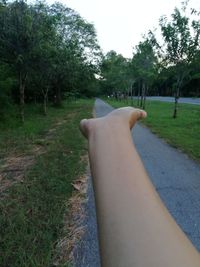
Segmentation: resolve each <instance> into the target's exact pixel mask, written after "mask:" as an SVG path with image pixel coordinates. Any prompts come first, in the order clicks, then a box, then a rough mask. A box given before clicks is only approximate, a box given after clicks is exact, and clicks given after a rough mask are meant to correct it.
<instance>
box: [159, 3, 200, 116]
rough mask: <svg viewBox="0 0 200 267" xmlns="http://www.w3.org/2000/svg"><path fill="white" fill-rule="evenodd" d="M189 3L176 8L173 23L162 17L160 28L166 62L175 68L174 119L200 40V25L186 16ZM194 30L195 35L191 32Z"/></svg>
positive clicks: (172, 18) (172, 15) (172, 17)
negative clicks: (181, 91)
mask: <svg viewBox="0 0 200 267" xmlns="http://www.w3.org/2000/svg"><path fill="white" fill-rule="evenodd" d="M186 10H187V2H185V3H183V6H182V9H178V8H175V9H174V12H173V13H172V14H171V21H168V20H167V18H166V17H161V19H160V27H161V31H162V36H163V38H164V41H165V55H164V57H165V61H166V62H167V65H168V66H175V68H172V70H174V73H173V75H174V76H175V77H176V82H175V106H174V112H173V117H174V118H176V117H177V105H178V98H179V96H180V90H181V88H182V86H183V84H184V82H185V80H186V79H187V78H188V77H189V73H190V63H191V62H192V60H193V59H194V57H195V55H196V53H197V50H198V46H199V38H200V23H199V21H195V20H192V21H190V18H189V17H188V16H187V15H186ZM191 29H192V30H193V33H192V32H191Z"/></svg>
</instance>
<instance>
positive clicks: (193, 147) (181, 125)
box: [107, 100, 200, 162]
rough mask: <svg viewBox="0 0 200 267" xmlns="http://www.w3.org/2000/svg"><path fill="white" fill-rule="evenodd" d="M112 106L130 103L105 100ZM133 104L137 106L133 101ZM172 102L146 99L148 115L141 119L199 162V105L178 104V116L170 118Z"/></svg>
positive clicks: (153, 130)
mask: <svg viewBox="0 0 200 267" xmlns="http://www.w3.org/2000/svg"><path fill="white" fill-rule="evenodd" d="M107 102H108V103H109V104H110V105H112V106H113V107H115V108H116V107H121V106H127V105H130V102H129V103H127V101H126V102H125V101H122V102H117V101H115V100H107ZM133 104H134V106H135V107H136V106H137V102H136V101H135V102H134V103H133ZM173 107H174V104H173V103H167V102H159V101H147V104H146V111H147V113H148V117H147V118H146V119H145V120H144V121H142V123H144V124H145V125H147V126H148V127H149V128H150V129H151V131H152V132H153V133H156V134H157V135H158V136H160V137H162V138H164V139H165V140H166V141H167V142H168V143H169V144H171V145H172V146H174V147H176V148H178V149H180V150H182V151H184V152H185V153H187V154H188V155H189V156H190V157H192V158H193V159H195V160H197V161H198V162H200V106H198V105H189V104H179V108H178V117H177V118H176V119H173V118H172V113H173Z"/></svg>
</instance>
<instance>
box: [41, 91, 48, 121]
mask: <svg viewBox="0 0 200 267" xmlns="http://www.w3.org/2000/svg"><path fill="white" fill-rule="evenodd" d="M48 91H49V88H48V87H47V88H46V90H42V93H43V112H44V115H45V116H46V115H47V100H48Z"/></svg>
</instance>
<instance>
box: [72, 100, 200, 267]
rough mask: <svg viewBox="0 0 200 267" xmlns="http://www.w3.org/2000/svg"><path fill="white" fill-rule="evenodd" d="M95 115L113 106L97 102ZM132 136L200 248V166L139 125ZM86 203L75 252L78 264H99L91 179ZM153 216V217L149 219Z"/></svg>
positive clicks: (171, 208) (96, 266) (153, 177)
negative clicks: (81, 233)
mask: <svg viewBox="0 0 200 267" xmlns="http://www.w3.org/2000/svg"><path fill="white" fill-rule="evenodd" d="M95 110H96V116H97V117H101V116H104V115H106V114H107V113H108V112H110V111H111V110H112V108H111V107H110V106H109V105H107V104H105V103H104V102H103V101H101V100H96V103H95ZM132 134H133V139H134V142H135V144H136V147H137V150H138V152H139V154H140V156H141V158H142V160H143V163H144V165H145V168H146V169H147V172H148V173H149V175H150V177H151V180H152V182H153V184H154V186H155V188H156V190H157V191H158V193H159V195H160V197H161V198H162V200H163V201H164V203H165V205H166V206H167V208H168V209H169V211H170V212H171V214H172V216H173V217H174V218H175V220H176V221H177V223H178V224H179V225H180V226H181V228H182V229H183V231H184V232H185V233H186V235H187V236H188V237H189V239H190V240H191V241H192V242H193V244H194V245H195V246H196V248H197V249H198V250H199V251H200V166H199V165H198V164H196V163H195V162H194V161H192V160H190V159H189V158H188V157H187V156H186V155H185V154H183V153H181V152H179V151H178V150H176V149H174V148H172V147H170V146H169V145H168V144H166V143H165V142H164V141H163V140H161V139H159V138H158V137H157V136H155V135H154V134H152V133H151V132H150V131H149V130H148V129H147V128H146V127H144V126H142V125H140V124H137V125H136V126H135V127H134V131H133V133H132ZM88 199H89V200H88V202H87V205H86V212H87V216H86V220H85V223H84V224H85V226H86V234H85V236H84V238H83V240H82V241H81V242H80V245H79V247H78V249H77V250H76V251H75V253H74V255H75V258H76V261H75V264H74V265H75V266H77V267H86V266H87V267H99V266H100V263H99V262H100V261H99V253H98V243H97V231H96V221H95V220H96V217H95V216H96V215H95V209H94V198H93V191H92V186H91V179H90V183H89V189H88ZM150 219H151V218H150Z"/></svg>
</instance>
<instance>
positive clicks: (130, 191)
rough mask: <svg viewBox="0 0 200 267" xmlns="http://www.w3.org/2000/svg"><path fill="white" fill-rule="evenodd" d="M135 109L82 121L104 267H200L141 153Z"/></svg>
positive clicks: (142, 114)
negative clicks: (134, 129) (136, 137)
mask: <svg viewBox="0 0 200 267" xmlns="http://www.w3.org/2000/svg"><path fill="white" fill-rule="evenodd" d="M145 117H146V113H145V111H142V110H139V109H134V108H131V107H127V108H121V109H117V110H114V111H112V112H111V113H109V114H108V115H107V116H105V117H102V118H99V119H90V120H82V121H81V123H80V129H81V131H82V133H83V135H84V136H85V137H86V138H87V139H88V143H89V158H90V166H91V171H92V177H93V184H94V191H95V199H96V210H97V222H98V232H99V242H100V254H101V266H103V267H132V266H133V267H200V256H199V253H198V251H197V250H196V249H195V247H194V246H193V245H192V243H191V242H190V241H189V240H188V238H187V237H186V236H185V234H184V233H183V232H182V230H181V229H180V227H179V226H178V225H177V224H176V222H175V221H174V219H173V218H172V217H171V215H170V214H169V212H168V211H167V209H166V208H165V206H164V204H163V203H162V201H161V199H160V197H159V196H158V194H157V192H156V190H155V189H154V187H153V185H152V183H151V181H150V179H149V177H148V174H147V173H146V171H145V169H144V166H143V164H142V161H141V159H140V157H139V155H138V153H137V151H136V149H135V146H134V144H133V141H132V138H131V132H130V129H131V128H132V127H133V126H134V125H135V123H136V122H137V120H139V119H141V118H145Z"/></svg>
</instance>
